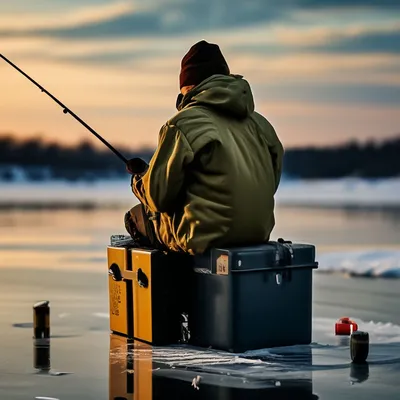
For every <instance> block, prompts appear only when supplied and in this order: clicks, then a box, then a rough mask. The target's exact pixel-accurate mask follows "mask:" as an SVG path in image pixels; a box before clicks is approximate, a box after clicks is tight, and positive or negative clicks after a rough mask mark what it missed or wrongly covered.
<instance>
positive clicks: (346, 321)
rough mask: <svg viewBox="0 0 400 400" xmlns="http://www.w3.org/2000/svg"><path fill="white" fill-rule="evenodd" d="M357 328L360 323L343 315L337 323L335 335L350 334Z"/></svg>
mask: <svg viewBox="0 0 400 400" xmlns="http://www.w3.org/2000/svg"><path fill="white" fill-rule="evenodd" d="M357 330H358V325H357V324H356V323H355V322H354V321H353V320H351V319H350V318H349V317H342V318H340V319H339V320H338V321H337V322H336V324H335V335H342V336H350V335H351V334H352V333H353V332H355V331H357Z"/></svg>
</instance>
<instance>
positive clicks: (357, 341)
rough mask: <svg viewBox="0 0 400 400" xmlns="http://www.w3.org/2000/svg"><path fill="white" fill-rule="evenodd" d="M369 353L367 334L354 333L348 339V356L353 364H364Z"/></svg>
mask: <svg viewBox="0 0 400 400" xmlns="http://www.w3.org/2000/svg"><path fill="white" fill-rule="evenodd" d="M368 353H369V335H368V332H361V331H356V332H354V333H353V334H352V335H351V338H350V356H351V359H352V360H353V362H354V363H356V364H359V363H364V362H365V361H366V360H367V357H368Z"/></svg>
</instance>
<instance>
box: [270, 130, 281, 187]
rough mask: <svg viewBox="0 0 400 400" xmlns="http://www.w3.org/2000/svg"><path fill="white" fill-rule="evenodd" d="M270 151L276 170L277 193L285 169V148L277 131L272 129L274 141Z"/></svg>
mask: <svg viewBox="0 0 400 400" xmlns="http://www.w3.org/2000/svg"><path fill="white" fill-rule="evenodd" d="M269 151H270V153H271V158H272V166H273V168H274V175H275V192H276V191H277V190H278V186H279V183H280V181H281V175H282V167H283V155H284V152H285V151H284V148H283V145H282V143H281V141H280V140H279V138H278V136H277V134H276V132H275V129H274V128H272V140H271V144H270V146H269Z"/></svg>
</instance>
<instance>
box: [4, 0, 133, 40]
mask: <svg viewBox="0 0 400 400" xmlns="http://www.w3.org/2000/svg"><path fill="white" fill-rule="evenodd" d="M137 9H139V8H138V7H137V6H136V7H135V6H134V4H133V3H132V2H131V1H118V2H112V3H106V4H100V5H92V6H83V7H80V8H78V9H74V10H72V11H71V10H66V11H65V12H62V18H60V14H61V13H60V11H58V12H50V11H47V12H46V11H41V12H40V13H38V12H31V13H17V14H12V13H2V14H1V15H0V26H1V31H3V32H8V34H9V35H12V34H13V33H15V34H18V33H21V32H22V33H23V32H26V33H35V32H36V31H38V32H41V31H48V32H52V31H53V30H59V29H61V30H62V29H73V28H74V27H75V26H85V25H92V24H96V23H102V22H105V21H110V20H115V19H118V17H122V16H123V15H125V14H127V13H133V12H135V11H136V10H137Z"/></svg>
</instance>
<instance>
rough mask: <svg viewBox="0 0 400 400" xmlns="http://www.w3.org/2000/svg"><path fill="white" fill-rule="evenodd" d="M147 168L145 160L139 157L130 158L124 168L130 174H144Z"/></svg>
mask: <svg viewBox="0 0 400 400" xmlns="http://www.w3.org/2000/svg"><path fill="white" fill-rule="evenodd" d="M148 168H149V165H148V164H147V163H146V161H144V160H142V159H141V158H137V157H135V158H131V159H130V160H128V162H127V163H126V170H127V172H129V173H130V174H131V175H144V174H145V173H146V171H147V169H148Z"/></svg>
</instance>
